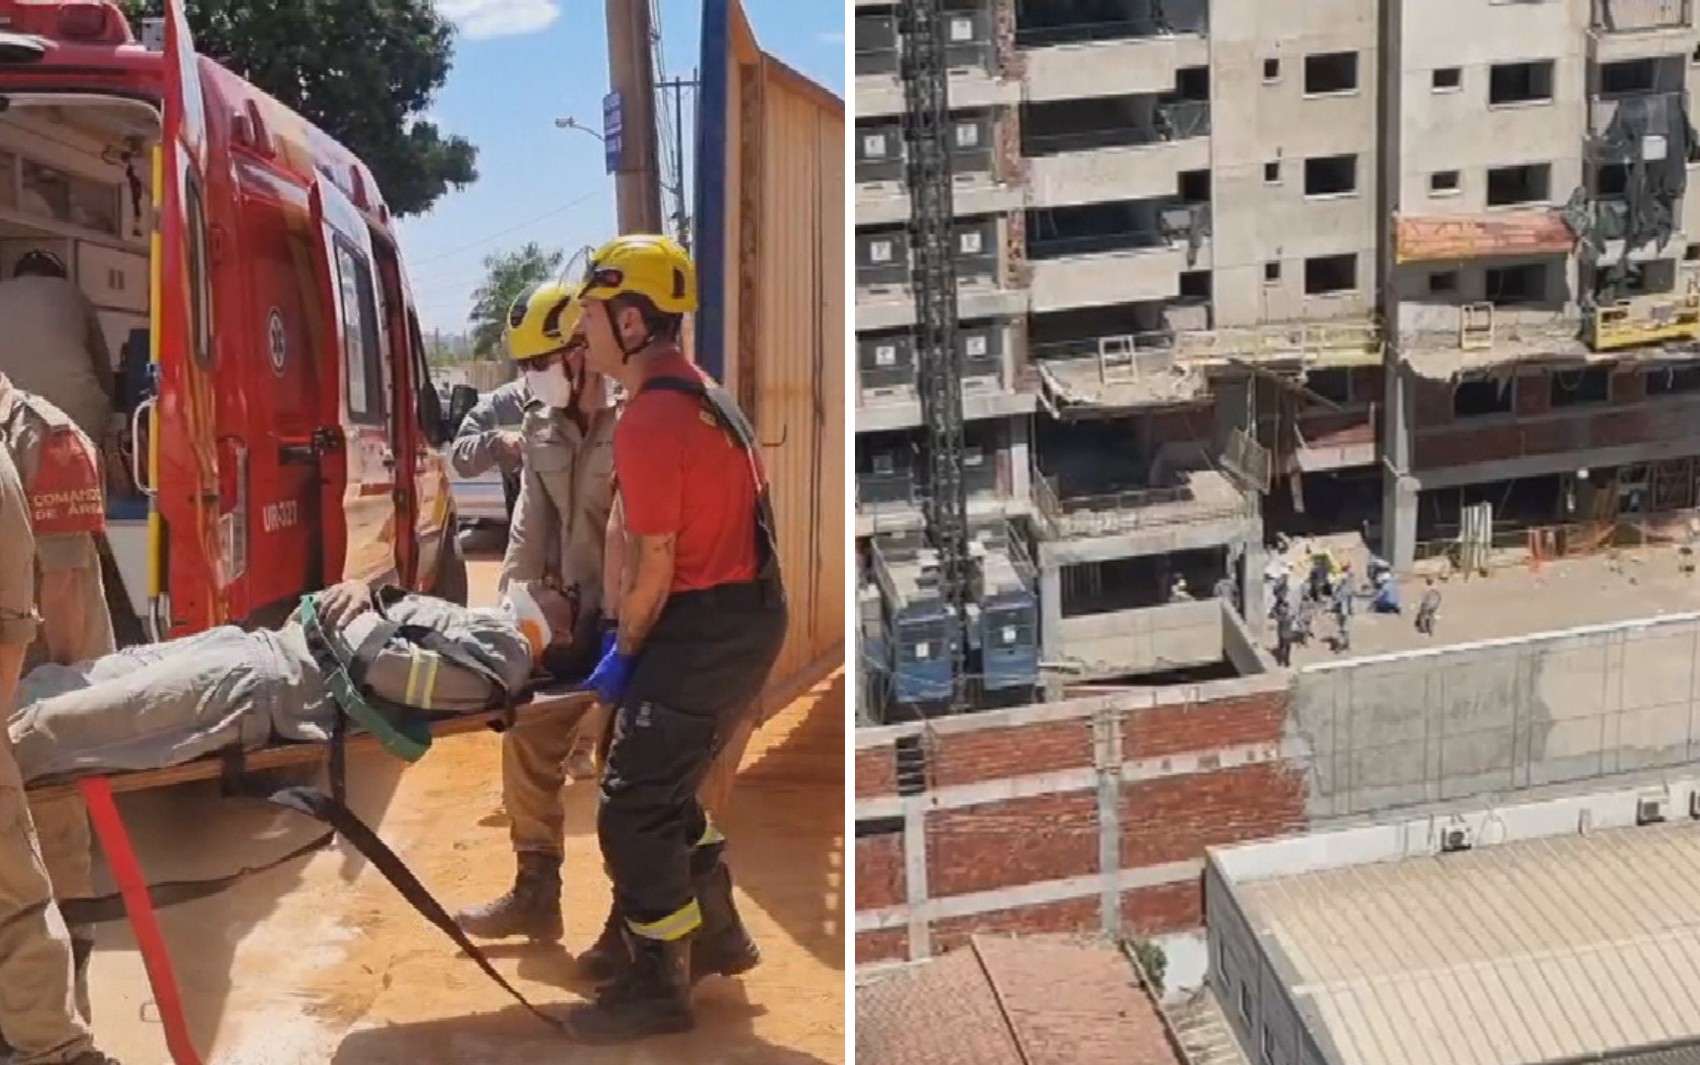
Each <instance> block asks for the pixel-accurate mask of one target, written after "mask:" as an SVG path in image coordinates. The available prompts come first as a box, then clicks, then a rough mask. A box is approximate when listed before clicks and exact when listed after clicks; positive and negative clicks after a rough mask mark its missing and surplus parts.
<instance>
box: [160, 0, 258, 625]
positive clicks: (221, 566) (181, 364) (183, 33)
mask: <svg viewBox="0 0 1700 1065" xmlns="http://www.w3.org/2000/svg"><path fill="white" fill-rule="evenodd" d="M165 71H166V76H165V99H164V116H163V121H164V128H163V133H164V135H163V137H162V138H161V143H160V147H159V150H158V151H157V152H156V153H155V155H154V183H153V184H154V208H155V217H156V219H157V222H156V224H155V230H154V239H153V248H152V255H151V259H152V262H151V268H152V273H153V278H152V289H153V292H152V301H153V306H152V315H151V317H152V319H153V322H152V325H153V328H152V330H151V333H152V345H153V351H152V360H153V364H154V371H155V376H156V380H157V382H158V393H157V395H156V396H155V398H154V399H152V400H149V401H148V402H146V403H144V404H143V405H142V406H141V407H139V408H138V409H137V411H136V420H137V427H138V428H140V427H141V422H142V419H143V418H144V417H148V418H150V420H149V421H148V423H147V428H148V432H147V441H148V473H149V476H148V478H147V480H146V485H147V489H148V492H149V495H150V496H151V497H152V506H151V507H150V508H149V515H148V617H147V619H146V624H147V627H148V629H149V635H150V636H151V637H152V638H154V639H164V638H167V637H169V636H172V635H178V634H182V633H184V632H193V631H198V630H200V629H204V628H208V627H210V626H212V625H216V624H218V623H219V622H221V621H223V620H224V618H225V615H226V610H225V608H224V604H223V600H224V594H223V593H224V589H225V588H226V587H227V586H228V584H229V581H230V580H231V579H232V577H233V576H234V573H233V569H234V568H235V565H234V564H239V563H240V562H241V560H240V559H239V558H224V557H222V556H226V555H234V553H235V550H236V547H237V545H236V541H235V537H234V536H233V535H232V536H226V537H225V538H224V539H225V540H226V541H227V542H226V543H224V544H221V536H220V532H221V529H220V522H219V470H218V450H217V448H218V445H217V439H216V438H217V431H218V430H217V422H216V416H215V407H214V393H213V382H212V367H213V342H212V283H211V277H210V273H209V262H208V256H207V217H206V210H205V200H204V198H203V190H204V189H205V188H206V162H207V122H206V111H205V108H204V106H203V103H202V100H201V75H200V64H199V60H198V57H197V56H196V54H195V45H194V41H193V40H192V39H191V38H190V36H189V25H188V22H187V20H186V18H185V16H184V11H183V0H166V3H165ZM223 531H225V532H227V533H229V532H230V531H231V530H223ZM221 548H222V549H221Z"/></svg>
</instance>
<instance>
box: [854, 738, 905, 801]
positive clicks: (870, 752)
mask: <svg viewBox="0 0 1700 1065" xmlns="http://www.w3.org/2000/svg"><path fill="white" fill-rule="evenodd" d="M895 794H897V755H896V752H895V750H894V749H893V748H891V747H869V748H867V749H865V750H860V751H857V752H856V798H858V799H875V798H878V797H880V796H882V795H895Z"/></svg>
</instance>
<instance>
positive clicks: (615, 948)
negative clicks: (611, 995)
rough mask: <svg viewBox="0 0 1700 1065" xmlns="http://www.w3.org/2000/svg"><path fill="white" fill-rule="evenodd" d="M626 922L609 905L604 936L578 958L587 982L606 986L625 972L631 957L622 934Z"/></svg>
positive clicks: (581, 971) (614, 907) (613, 907)
mask: <svg viewBox="0 0 1700 1065" xmlns="http://www.w3.org/2000/svg"><path fill="white" fill-rule="evenodd" d="M624 924H625V922H624V921H621V920H620V911H619V909H618V907H616V906H615V905H614V904H613V903H612V902H610V903H609V904H608V919H607V920H606V921H604V922H602V934H601V935H599V936H597V937H596V942H594V943H592V944H591V945H590V949H589V950H587V951H585V952H584V953H583V954H580V955H579V956H578V968H579V973H580V974H581V975H583V976H584V978H585V979H586V980H590V981H593V982H595V983H598V984H605V983H607V982H608V981H610V980H613V979H615V978H617V977H618V976H619V975H620V974H621V973H623V972H625V970H626V966H627V964H628V963H629V962H630V961H631V955H630V954H628V953H627V952H626V940H625V937H624V936H623V935H621V932H622V931H623V926H624Z"/></svg>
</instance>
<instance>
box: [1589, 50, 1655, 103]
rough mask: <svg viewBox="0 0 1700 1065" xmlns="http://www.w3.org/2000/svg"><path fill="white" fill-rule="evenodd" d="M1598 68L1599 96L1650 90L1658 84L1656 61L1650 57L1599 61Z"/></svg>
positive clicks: (1622, 94) (1623, 94)
mask: <svg viewBox="0 0 1700 1065" xmlns="http://www.w3.org/2000/svg"><path fill="white" fill-rule="evenodd" d="M1599 70H1600V89H1599V92H1600V95H1601V96H1628V95H1631V94H1633V93H1643V92H1652V91H1653V90H1654V89H1655V88H1656V87H1657V86H1658V63H1657V61H1656V60H1654V59H1651V58H1647V59H1625V60H1622V61H1620V62H1616V63H1601V64H1600V65H1599Z"/></svg>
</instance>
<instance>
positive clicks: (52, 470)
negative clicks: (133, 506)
mask: <svg viewBox="0 0 1700 1065" xmlns="http://www.w3.org/2000/svg"><path fill="white" fill-rule="evenodd" d="M27 491H28V493H29V497H30V525H31V526H32V528H33V529H34V530H35V534H36V535H37V536H56V535H66V534H70V533H101V532H105V531H106V509H105V505H104V500H103V499H102V493H101V483H100V473H99V471H98V470H97V469H96V468H95V462H94V456H93V455H91V454H90V453H89V448H88V445H87V444H86V443H84V441H83V438H82V437H81V436H80V435H79V434H78V433H77V432H76V430H74V429H60V430H56V431H54V432H51V433H49V434H48V436H47V439H46V440H45V441H43V443H42V445H41V454H40V458H39V460H38V461H37V463H36V468H35V476H34V477H32V478H30V483H29V486H28V489H27Z"/></svg>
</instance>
